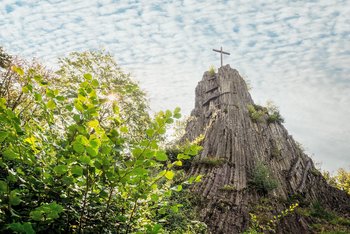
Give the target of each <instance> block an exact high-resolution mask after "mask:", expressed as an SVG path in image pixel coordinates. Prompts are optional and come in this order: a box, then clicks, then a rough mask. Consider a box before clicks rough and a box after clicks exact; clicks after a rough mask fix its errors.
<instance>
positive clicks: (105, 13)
mask: <svg viewBox="0 0 350 234" xmlns="http://www.w3.org/2000/svg"><path fill="white" fill-rule="evenodd" d="M0 3H1V4H0V39H1V44H2V45H3V46H5V48H6V49H7V50H9V51H10V52H12V53H14V54H21V55H22V56H24V57H28V58H31V57H33V56H35V57H39V58H40V59H41V60H42V61H45V62H46V63H47V64H48V65H51V66H55V64H56V61H57V60H56V58H57V57H59V56H64V55H66V54H68V53H69V52H71V51H80V50H86V49H101V48H104V49H106V50H108V51H109V52H111V53H112V54H114V55H115V57H116V59H117V61H119V63H120V64H121V65H122V66H123V67H125V69H126V70H128V71H131V72H132V74H134V77H135V79H137V80H139V81H140V83H141V86H142V87H143V88H144V89H145V90H146V91H147V92H148V93H149V97H150V100H151V107H152V109H153V110H154V111H157V110H160V109H166V108H169V109H171V108H174V107H175V106H181V107H182V109H183V111H184V113H185V114H189V113H190V110H191V109H192V108H193V103H194V88H195V86H196V83H197V82H198V80H199V79H200V78H201V75H202V73H203V71H204V70H206V69H208V67H209V65H210V64H216V65H219V56H218V55H217V54H214V53H213V52H212V51H211V49H212V48H216V47H220V46H223V47H224V49H225V50H228V51H230V52H231V56H229V57H225V60H224V61H225V63H230V64H231V66H232V67H234V68H237V69H238V70H239V71H240V73H241V74H244V75H245V76H246V77H248V79H249V80H250V81H251V83H252V86H253V91H252V94H253V97H254V99H255V100H257V101H258V102H260V103H264V102H265V100H267V99H272V100H274V101H275V102H276V103H277V104H278V105H279V106H280V107H281V112H282V114H283V115H284V116H285V119H286V127H287V128H288V130H289V131H290V133H292V134H293V135H294V136H295V138H296V139H297V140H299V141H300V142H302V143H303V144H304V145H305V146H306V148H307V149H308V152H310V153H311V154H315V156H314V159H315V160H316V161H320V162H323V167H324V168H326V169H329V170H335V169H336V168H338V167H340V166H346V165H345V163H348V164H349V161H350V160H349V157H350V155H349V153H348V152H350V144H348V141H349V140H350V124H349V122H348V116H350V110H349V108H348V107H349V106H350V95H349V93H350V80H349V74H350V67H349V66H348V65H349V64H350V43H349V40H350V20H349V17H348V15H350V2H349V1H346V0H338V1H326V0H318V1H276V0H267V1H261V2H260V3H257V2H256V1H253V0H245V1H239V0H234V1H217V3H215V4H214V3H213V2H212V1H209V0H202V1H196V0H183V1H158V0H150V1H136V0H135V1H134V0H130V1H112V0H111V1H108V0H105V1H96V2H94V1H83V0H74V1H63V0H61V1H60V0H57V1H56V0H51V1H39V0H38V1H35V0H33V1H19V0H17V1H12V0H2V1H1V0H0Z"/></svg>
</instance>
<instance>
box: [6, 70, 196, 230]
mask: <svg viewBox="0 0 350 234" xmlns="http://www.w3.org/2000/svg"><path fill="white" fill-rule="evenodd" d="M13 70H14V71H16V72H17V73H18V76H19V77H20V78H22V79H23V80H28V84H27V90H26V92H27V94H28V100H30V101H32V102H33V103H32V104H33V105H34V106H35V109H37V110H39V111H40V112H39V113H42V115H41V118H40V119H39V118H34V119H31V120H29V121H24V120H23V115H21V113H20V112H19V111H17V109H15V110H13V108H10V107H9V106H8V104H7V103H8V100H7V99H6V98H8V97H7V96H5V97H2V96H0V156H1V160H0V233H12V232H21V233H23V232H24V233H34V232H37V233H45V232H47V233H53V232H55V233H135V232H139V233H161V232H163V233H164V232H166V231H171V230H164V229H166V227H165V226H163V225H162V224H163V222H164V220H165V218H162V219H161V220H160V219H158V218H159V216H157V214H158V213H160V212H162V211H164V210H165V211H166V210H169V209H172V210H174V212H177V210H178V208H179V207H180V206H181V204H175V203H172V201H170V198H171V195H172V194H173V193H176V192H180V191H181V190H182V184H184V182H183V183H180V184H176V187H174V181H175V180H176V179H177V177H178V175H179V174H180V173H179V171H178V170H174V167H175V166H176V167H178V166H181V165H182V164H183V161H184V160H186V159H190V158H191V157H192V156H194V155H196V154H197V153H198V150H200V147H199V146H198V145H188V148H186V149H184V151H183V153H182V154H179V155H178V156H177V160H176V161H175V162H171V161H170V160H169V158H168V156H167V155H166V152H165V150H164V149H163V148H162V146H161V142H160V140H159V139H162V137H164V135H165V134H166V127H167V125H168V124H169V123H173V122H174V120H175V119H177V118H179V117H180V114H179V111H180V110H179V108H176V109H175V110H174V111H173V112H172V111H169V110H167V111H165V112H160V113H158V114H157V115H156V116H155V117H154V119H153V120H152V121H150V124H149V125H148V124H147V126H146V127H145V126H143V127H145V128H146V130H145V133H146V134H147V137H146V136H145V137H144V138H142V141H141V142H139V141H135V140H134V138H133V137H132V136H130V135H127V134H123V133H126V132H128V131H130V128H129V125H127V121H126V119H127V118H128V117H129V116H124V115H123V113H124V112H123V111H121V109H120V108H119V102H118V101H117V100H114V101H113V102H111V103H110V108H111V109H110V115H109V118H108V119H107V118H102V117H103V115H104V114H105V112H104V109H103V108H101V104H102V103H101V102H102V100H101V99H102V97H101V95H103V94H101V93H100V92H98V91H97V90H99V89H100V88H101V83H100V82H99V81H98V80H97V79H95V78H93V76H92V75H91V74H84V75H83V76H82V79H83V80H84V81H82V82H78V83H77V84H78V86H79V87H78V88H77V90H76V91H74V93H73V94H72V96H73V98H71V97H69V96H68V95H69V94H67V93H66V92H63V91H64V88H65V86H60V87H58V86H56V87H55V88H57V89H52V87H50V86H49V85H50V84H47V83H44V82H43V77H42V76H41V75H40V74H37V75H36V76H34V77H35V79H30V77H28V76H27V75H26V73H25V72H23V70H22V69H21V68H19V67H14V68H13ZM39 88H44V89H45V92H43V93H40V92H39V91H38V89H39ZM129 92H132V90H129ZM129 94H130V93H129ZM69 98H71V99H72V100H71V102H68V100H67V99H69ZM63 110H64V111H65V112H64V114H63ZM133 114H138V112H132V113H129V115H133ZM59 120H61V121H59ZM106 121H109V122H110V123H111V124H106ZM135 131H136V129H135ZM136 133H138V132H136ZM200 178H201V176H197V177H192V178H190V179H188V180H187V184H191V183H194V182H199V181H200ZM165 221H166V220H165Z"/></svg>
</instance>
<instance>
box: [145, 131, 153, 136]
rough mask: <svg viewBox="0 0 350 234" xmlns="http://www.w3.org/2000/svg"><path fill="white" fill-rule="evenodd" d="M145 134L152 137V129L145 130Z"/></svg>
mask: <svg viewBox="0 0 350 234" xmlns="http://www.w3.org/2000/svg"><path fill="white" fill-rule="evenodd" d="M146 134H147V136H148V137H153V135H154V130H153V129H147V130H146Z"/></svg>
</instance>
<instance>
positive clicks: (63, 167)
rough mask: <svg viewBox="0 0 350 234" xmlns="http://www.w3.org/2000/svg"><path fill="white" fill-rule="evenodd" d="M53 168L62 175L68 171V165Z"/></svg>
mask: <svg viewBox="0 0 350 234" xmlns="http://www.w3.org/2000/svg"><path fill="white" fill-rule="evenodd" d="M53 170H54V172H55V173H56V174H57V175H59V176H60V175H63V174H64V173H66V172H67V170H68V167H67V165H58V166H55V167H54V168H53Z"/></svg>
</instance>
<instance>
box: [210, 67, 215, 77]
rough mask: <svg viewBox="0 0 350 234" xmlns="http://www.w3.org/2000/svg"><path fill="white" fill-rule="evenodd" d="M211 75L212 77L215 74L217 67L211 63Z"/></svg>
mask: <svg viewBox="0 0 350 234" xmlns="http://www.w3.org/2000/svg"><path fill="white" fill-rule="evenodd" d="M209 75H210V76H211V77H213V76H215V67H214V66H213V65H211V66H210V68H209Z"/></svg>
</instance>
